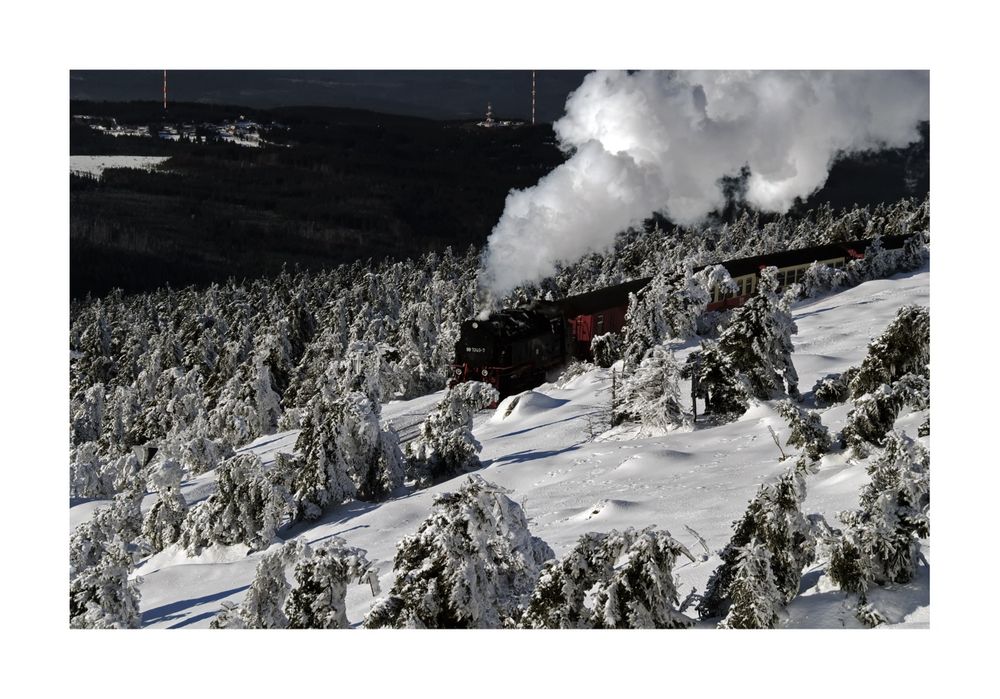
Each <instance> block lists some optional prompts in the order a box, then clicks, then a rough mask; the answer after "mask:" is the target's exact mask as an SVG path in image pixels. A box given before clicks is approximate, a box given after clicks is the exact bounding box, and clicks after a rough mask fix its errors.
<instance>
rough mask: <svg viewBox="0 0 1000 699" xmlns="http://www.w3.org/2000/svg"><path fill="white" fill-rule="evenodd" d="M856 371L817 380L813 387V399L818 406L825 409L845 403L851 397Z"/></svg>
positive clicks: (851, 370) (849, 370)
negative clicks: (851, 386) (851, 387)
mask: <svg viewBox="0 0 1000 699" xmlns="http://www.w3.org/2000/svg"><path fill="white" fill-rule="evenodd" d="M855 371H857V370H856V369H853V368H851V369H848V370H847V371H845V372H844V373H843V374H827V375H826V376H824V377H822V378H820V379H817V381H816V383H815V384H814V385H813V398H815V400H816V405H817V406H819V407H820V408H825V407H827V406H831V405H837V404H838V403H843V402H844V401H846V400H847V399H848V398H850V397H851V389H850V381H851V378H852V377H853V376H854V372H855Z"/></svg>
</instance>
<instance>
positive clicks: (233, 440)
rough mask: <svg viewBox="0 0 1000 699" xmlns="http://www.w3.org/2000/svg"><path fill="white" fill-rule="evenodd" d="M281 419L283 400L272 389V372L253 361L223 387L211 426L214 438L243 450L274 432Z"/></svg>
mask: <svg viewBox="0 0 1000 699" xmlns="http://www.w3.org/2000/svg"><path fill="white" fill-rule="evenodd" d="M280 416H281V397H280V396H279V395H278V394H277V393H276V392H275V390H274V387H273V385H272V382H271V370H270V369H269V368H268V366H267V364H265V363H263V362H260V361H252V360H251V361H248V362H245V363H243V364H241V365H240V367H239V369H238V370H237V372H236V374H235V375H234V376H233V377H232V378H231V379H229V380H228V381H227V382H226V383H225V385H224V386H223V387H222V391H221V393H220V395H219V399H218V401H217V402H216V405H215V408H213V409H212V411H211V413H210V415H209V423H210V425H211V431H212V434H213V435H216V436H218V437H222V438H223V439H225V440H226V441H227V442H228V443H229V444H231V445H233V446H239V445H241V444H245V443H247V442H249V441H250V440H252V439H255V438H257V437H259V436H261V435H263V434H270V433H271V432H273V431H274V430H275V428H276V427H277V425H278V418H279V417H280Z"/></svg>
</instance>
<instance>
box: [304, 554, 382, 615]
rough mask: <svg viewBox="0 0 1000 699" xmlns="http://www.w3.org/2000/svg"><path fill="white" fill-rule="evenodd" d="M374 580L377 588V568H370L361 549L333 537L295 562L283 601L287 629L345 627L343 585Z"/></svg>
mask: <svg viewBox="0 0 1000 699" xmlns="http://www.w3.org/2000/svg"><path fill="white" fill-rule="evenodd" d="M352 580H354V581H357V582H362V581H368V582H371V581H374V584H373V590H375V591H377V585H378V569H377V568H373V567H372V565H371V563H370V562H369V561H368V559H367V558H366V552H365V551H364V550H363V549H358V548H354V547H350V546H347V544H346V542H345V541H344V540H343V539H340V538H338V537H333V538H332V539H330V540H329V541H327V542H326V543H325V544H324V545H323V546H320V547H318V548H316V549H314V550H313V552H312V555H311V556H308V557H305V558H302V559H300V560H299V561H298V562H297V563H296V564H295V588H294V589H293V590H292V592H291V594H290V595H289V596H288V601H287V602H286V603H285V615H286V616H287V617H288V627H289V628H291V629H344V628H347V626H348V620H347V611H346V607H345V603H344V600H345V598H346V596H347V585H348V583H350V582H351V581H352Z"/></svg>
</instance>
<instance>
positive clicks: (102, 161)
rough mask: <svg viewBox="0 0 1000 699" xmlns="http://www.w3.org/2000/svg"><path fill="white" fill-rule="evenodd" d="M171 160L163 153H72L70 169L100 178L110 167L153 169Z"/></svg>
mask: <svg viewBox="0 0 1000 699" xmlns="http://www.w3.org/2000/svg"><path fill="white" fill-rule="evenodd" d="M168 160H170V157H169V156H162V155H71V156H69V171H70V172H71V173H73V174H75V175H93V176H95V177H97V178H98V179H100V178H101V175H102V174H103V173H104V171H105V170H108V169H110V168H129V169H134V170H152V169H154V168H155V167H156V166H157V165H160V164H162V163H165V162H166V161H168Z"/></svg>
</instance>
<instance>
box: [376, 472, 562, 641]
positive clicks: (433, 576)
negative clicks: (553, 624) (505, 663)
mask: <svg viewBox="0 0 1000 699" xmlns="http://www.w3.org/2000/svg"><path fill="white" fill-rule="evenodd" d="M507 492H508V491H505V490H504V489H502V488H500V487H498V486H496V485H494V484H492V483H489V482H487V481H485V480H483V479H482V478H480V477H478V476H475V475H472V476H469V477H468V480H467V481H466V482H465V484H463V485H462V487H461V488H460V489H459V490H458V491H456V492H454V493H442V494H440V495H437V496H436V497H435V499H434V507H433V510H432V511H431V514H430V515H429V516H428V517H427V519H425V520H424V521H423V522H422V523H421V524H420V526H419V528H418V529H417V531H416V533H415V534H411V535H410V536H407V537H405V538H404V539H403V540H402V541H400V542H399V544H398V545H397V547H396V557H395V560H394V562H393V567H394V570H395V572H396V580H395V582H394V583H393V586H392V589H391V590H390V592H389V595H388V596H387V597H385V598H382V599H379V600H378V601H377V602H376V603H375V605H374V606H373V607H372V609H371V611H370V612H369V613H368V615H367V616H366V617H365V622H364V625H365V626H366V627H368V628H380V627H392V628H404V627H415V628H500V627H501V626H504V625H510V624H512V623H513V621H515V620H516V617H517V615H518V614H519V605H520V604H521V603H522V602H523V601H524V600H526V599H527V597H528V596H529V595H530V594H531V591H532V589H533V587H534V584H535V580H536V579H537V577H538V571H539V568H540V567H541V564H542V563H543V562H544V561H545V560H547V559H549V558H552V557H553V553H552V549H550V548H549V546H548V545H547V544H546V543H545V542H544V541H542V540H541V539H538V538H536V537H534V536H532V535H531V532H529V531H528V523H527V520H526V519H525V516H524V512H523V510H522V509H521V507H520V506H519V505H518V504H517V503H516V502H514V501H513V500H511V499H510V498H509V497H507Z"/></svg>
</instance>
